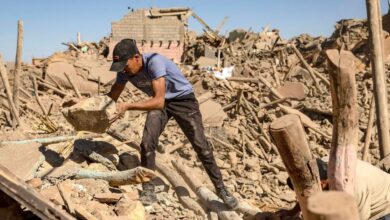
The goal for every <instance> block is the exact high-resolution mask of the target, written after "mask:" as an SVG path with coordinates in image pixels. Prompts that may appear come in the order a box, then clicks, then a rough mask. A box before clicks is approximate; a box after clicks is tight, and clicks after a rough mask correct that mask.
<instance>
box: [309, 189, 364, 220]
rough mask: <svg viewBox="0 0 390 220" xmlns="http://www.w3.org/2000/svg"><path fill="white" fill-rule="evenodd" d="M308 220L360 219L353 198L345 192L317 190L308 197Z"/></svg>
mask: <svg viewBox="0 0 390 220" xmlns="http://www.w3.org/2000/svg"><path fill="white" fill-rule="evenodd" d="M307 210H308V214H309V215H308V218H307V219H308V220H356V219H360V217H359V212H358V208H357V206H356V201H355V198H354V197H353V196H352V195H349V194H348V193H345V192H337V191H328V192H319V193H316V194H315V195H313V196H312V197H310V198H309V199H308V204H307Z"/></svg>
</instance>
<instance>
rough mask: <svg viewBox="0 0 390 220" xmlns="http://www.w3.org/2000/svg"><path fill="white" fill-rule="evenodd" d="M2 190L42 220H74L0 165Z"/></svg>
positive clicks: (0, 185) (0, 186)
mask: <svg viewBox="0 0 390 220" xmlns="http://www.w3.org/2000/svg"><path fill="white" fill-rule="evenodd" d="M0 190H2V191H3V192H4V193H6V194H7V195H8V196H10V197H12V198H13V199H14V200H15V201H17V202H18V203H19V204H21V205H23V206H25V207H26V208H28V209H29V210H31V211H32V212H33V213H34V214H35V215H37V216H38V217H40V218H42V219H52V220H59V219H61V220H73V219H74V218H73V217H72V216H70V215H69V214H68V213H66V212H65V211H64V210H62V209H60V208H57V207H56V206H54V204H53V203H51V202H49V201H48V200H46V199H45V198H43V196H41V195H40V194H39V193H38V192H36V191H35V190H34V189H33V188H31V187H30V186H29V185H28V184H26V183H24V182H23V181H21V180H20V179H19V178H17V177H16V176H15V175H14V174H12V173H11V172H10V171H8V170H7V169H6V168H5V167H3V166H2V165H0Z"/></svg>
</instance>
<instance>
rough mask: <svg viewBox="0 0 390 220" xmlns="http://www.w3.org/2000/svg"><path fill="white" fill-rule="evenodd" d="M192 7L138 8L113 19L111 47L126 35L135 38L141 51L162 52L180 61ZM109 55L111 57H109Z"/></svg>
mask: <svg viewBox="0 0 390 220" xmlns="http://www.w3.org/2000/svg"><path fill="white" fill-rule="evenodd" d="M188 12H189V9H186V8H171V9H139V10H135V11H133V12H130V13H128V14H127V15H125V16H124V17H123V18H122V19H121V20H119V21H115V22H112V40H111V43H110V45H109V46H110V49H111V51H112V50H113V47H114V46H115V44H116V43H117V42H119V41H120V40H122V39H124V38H132V39H135V40H136V41H137V45H138V47H139V49H140V51H141V52H142V53H150V52H155V53H160V54H162V55H164V56H166V57H168V58H170V59H173V60H176V61H180V59H181V56H182V54H183V45H184V44H183V41H184V31H185V24H186V23H187V16H185V15H186V14H187V13H188ZM109 57H110V56H109Z"/></svg>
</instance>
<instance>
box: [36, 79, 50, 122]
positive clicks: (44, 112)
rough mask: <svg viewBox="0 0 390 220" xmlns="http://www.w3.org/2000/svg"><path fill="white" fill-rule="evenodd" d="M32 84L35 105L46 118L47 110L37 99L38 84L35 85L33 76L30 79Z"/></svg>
mask: <svg viewBox="0 0 390 220" xmlns="http://www.w3.org/2000/svg"><path fill="white" fill-rule="evenodd" d="M32 82H33V87H34V95H35V99H36V100H37V103H38V105H39V107H40V108H41V110H42V113H43V115H44V116H47V110H46V108H45V107H44V106H43V104H42V102H41V99H40V98H39V95H38V83H37V79H36V78H35V76H33V77H32Z"/></svg>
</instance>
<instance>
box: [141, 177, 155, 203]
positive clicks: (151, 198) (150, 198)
mask: <svg viewBox="0 0 390 220" xmlns="http://www.w3.org/2000/svg"><path fill="white" fill-rule="evenodd" d="M139 200H140V201H141V203H142V204H143V205H144V206H149V205H152V204H153V203H155V202H157V197H156V193H155V190H154V185H153V184H151V183H143V184H142V192H141V195H140V198H139Z"/></svg>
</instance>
